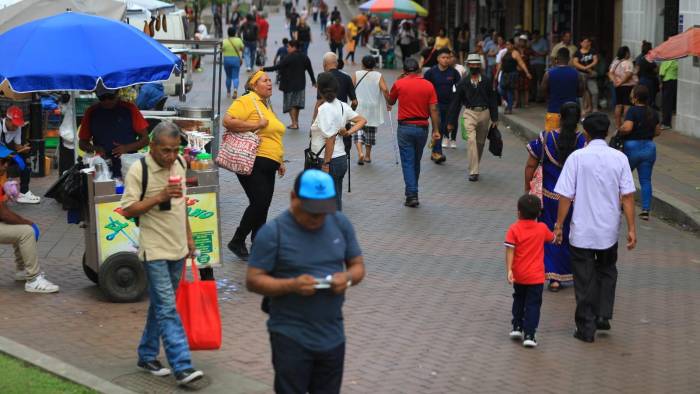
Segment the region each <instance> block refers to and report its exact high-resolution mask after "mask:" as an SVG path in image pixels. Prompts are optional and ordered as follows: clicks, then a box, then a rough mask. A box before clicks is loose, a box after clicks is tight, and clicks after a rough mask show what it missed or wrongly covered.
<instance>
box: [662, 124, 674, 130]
mask: <svg viewBox="0 0 700 394" xmlns="http://www.w3.org/2000/svg"><path fill="white" fill-rule="evenodd" d="M670 128H671V126H669V125H665V124H662V125H661V126H660V127H659V129H661V130H669V129H670Z"/></svg>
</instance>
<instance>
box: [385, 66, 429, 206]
mask: <svg viewBox="0 0 700 394" xmlns="http://www.w3.org/2000/svg"><path fill="white" fill-rule="evenodd" d="M403 71H404V73H403V74H402V75H401V76H400V77H399V79H398V80H397V81H396V82H394V86H392V87H391V92H390V93H389V102H388V103H387V104H389V105H394V104H395V103H396V101H397V100H398V102H399V111H398V112H399V122H398V123H399V125H398V128H397V130H396V135H397V139H398V144H399V153H400V155H401V169H402V170H403V180H404V183H405V184H406V202H405V203H404V205H405V206H407V207H411V208H416V207H418V205H419V204H420V202H419V201H418V177H419V175H420V160H421V156H423V148H425V143H426V142H427V141H428V119H430V120H431V121H432V123H433V140H439V139H440V113H439V112H438V108H437V103H438V99H437V93H435V88H434V87H433V84H432V83H430V82H428V81H426V80H425V79H423V76H422V75H421V74H420V67H419V66H418V62H417V61H416V60H415V59H412V58H408V59H406V61H405V62H404V64H403Z"/></svg>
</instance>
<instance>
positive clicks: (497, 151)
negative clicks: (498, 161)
mask: <svg viewBox="0 0 700 394" xmlns="http://www.w3.org/2000/svg"><path fill="white" fill-rule="evenodd" d="M486 138H488V139H489V152H491V154H493V155H494V156H498V157H501V156H502V155H503V137H502V136H501V132H500V131H499V130H498V127H496V126H492V127H491V128H489V134H488V135H487V136H486Z"/></svg>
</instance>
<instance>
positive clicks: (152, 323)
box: [121, 121, 204, 385]
mask: <svg viewBox="0 0 700 394" xmlns="http://www.w3.org/2000/svg"><path fill="white" fill-rule="evenodd" d="M179 150H180V128H179V127H178V126H177V125H175V124H174V123H172V122H165V121H164V122H161V123H159V124H158V126H156V127H155V128H154V129H153V140H152V141H151V143H150V152H149V153H148V154H147V155H146V157H145V159H144V160H143V161H138V162H136V163H134V164H133V165H132V166H131V168H130V169H129V173H128V174H127V175H126V178H125V179H124V195H123V197H122V201H121V205H122V209H123V212H124V216H126V217H133V218H139V228H140V230H141V232H140V235H139V258H140V259H141V260H143V262H144V265H143V266H144V269H145V271H146V276H147V277H148V282H149V286H148V292H149V299H150V305H149V307H148V317H147V319H146V327H145V328H144V331H143V335H142V337H141V342H140V344H139V346H138V363H137V365H138V367H139V368H140V369H143V370H145V371H148V372H150V373H151V374H153V375H156V376H167V375H169V374H170V369H169V368H165V367H164V366H163V365H162V364H161V363H160V361H158V354H159V353H160V342H161V339H162V341H163V346H164V347H165V354H166V357H167V358H168V363H169V364H170V367H171V368H172V369H173V370H174V372H175V379H176V380H177V382H178V384H180V385H186V384H188V383H191V382H194V381H195V380H199V379H201V378H202V376H203V375H204V374H203V373H202V371H198V370H195V369H194V368H193V367H192V360H191V357H190V349H189V346H188V343H187V336H186V335H185V330H184V328H183V326H182V322H181V321H180V318H179V316H178V313H177V310H176V308H175V293H176V292H177V286H178V284H179V283H180V276H181V275H182V269H183V265H184V264H185V259H186V258H187V257H188V256H191V255H192V254H193V252H194V249H195V247H194V241H193V240H192V231H191V229H190V224H189V221H188V220H187V210H186V205H185V197H184V194H183V188H184V182H185V171H186V169H185V166H184V165H183V163H182V158H180V157H179V156H178V152H179ZM144 165H145V166H146V170H145V171H144ZM144 178H146V180H145V181H144Z"/></svg>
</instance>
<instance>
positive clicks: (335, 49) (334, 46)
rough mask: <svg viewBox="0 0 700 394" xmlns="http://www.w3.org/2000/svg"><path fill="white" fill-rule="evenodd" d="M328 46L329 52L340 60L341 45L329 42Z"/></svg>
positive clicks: (341, 55)
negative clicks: (329, 47)
mask: <svg viewBox="0 0 700 394" xmlns="http://www.w3.org/2000/svg"><path fill="white" fill-rule="evenodd" d="M330 45H331V52H333V53H335V54H336V55H338V59H342V58H343V43H342V42H333V41H331V44H330Z"/></svg>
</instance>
